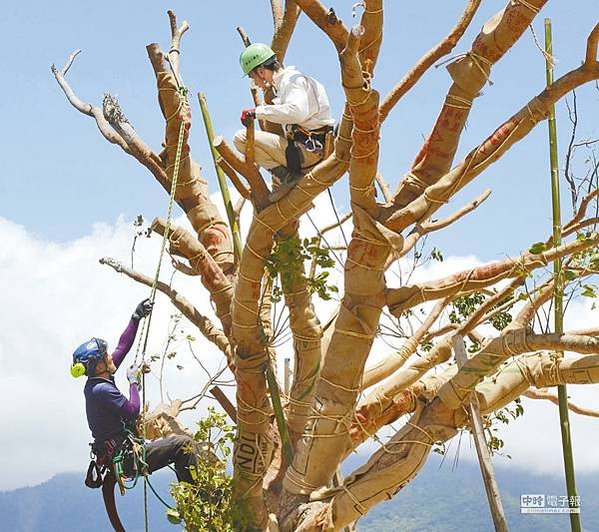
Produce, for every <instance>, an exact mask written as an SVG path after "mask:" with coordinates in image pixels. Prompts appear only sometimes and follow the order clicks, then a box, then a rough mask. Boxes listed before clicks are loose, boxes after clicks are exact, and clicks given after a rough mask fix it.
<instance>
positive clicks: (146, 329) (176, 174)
mask: <svg viewBox="0 0 599 532" xmlns="http://www.w3.org/2000/svg"><path fill="white" fill-rule="evenodd" d="M181 99H182V100H183V99H184V98H183V96H181ZM182 105H183V104H182V103H181V104H180V106H179V109H180V108H181V106H182ZM171 118H172V117H171ZM184 135H185V122H184V121H183V120H182V121H181V125H180V126H179V139H178V142H177V153H176V156H175V164H174V169H173V178H172V182H171V193H170V198H169V203H168V211H167V218H166V227H165V229H164V235H163V237H162V246H161V248H160V257H159V259H158V266H157V267H156V275H155V276H154V282H153V283H152V290H151V293H150V301H152V303H153V302H154V300H155V299H156V289H157V287H158V280H159V278H160V268H161V266H162V258H163V257H164V251H165V249H166V241H167V239H168V235H169V232H170V227H171V220H172V215H173V205H174V203H175V191H176V189H177V178H178V177H179V166H180V164H181V153H182V151H183V138H184ZM151 321H152V314H150V316H149V317H148V318H147V320H144V322H143V324H142V328H141V334H140V336H139V342H138V343H137V349H136V352H135V362H137V360H138V357H139V352H140V347H141V345H142V338H143V348H142V350H141V362H142V365H143V364H144V363H145V354H146V347H147V345H148V335H149V333H150V324H151ZM146 325H147V326H146ZM141 382H142V405H143V407H145V404H146V374H145V371H142V374H141ZM140 417H141V427H142V436H143V438H144V440H145V439H146V424H145V420H144V410H143V408H142V411H141V416H140ZM144 522H145V529H146V532H147V531H148V530H149V526H148V495H147V477H146V476H144Z"/></svg>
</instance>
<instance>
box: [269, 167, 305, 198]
mask: <svg viewBox="0 0 599 532" xmlns="http://www.w3.org/2000/svg"><path fill="white" fill-rule="evenodd" d="M269 172H270V173H271V174H272V176H273V179H272V189H273V191H272V193H271V194H270V196H269V197H268V199H269V200H270V201H271V202H275V201H278V200H280V199H281V198H282V197H284V196H286V195H287V194H288V193H289V192H290V191H291V189H292V188H293V187H294V186H295V185H297V183H298V181H300V179H301V178H302V177H304V174H302V173H295V172H290V171H289V170H287V168H285V167H284V166H277V167H275V168H272V169H270V170H269Z"/></svg>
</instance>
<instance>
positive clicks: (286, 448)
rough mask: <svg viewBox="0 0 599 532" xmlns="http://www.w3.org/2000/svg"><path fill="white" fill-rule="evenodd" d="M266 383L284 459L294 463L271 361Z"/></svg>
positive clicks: (267, 370)
mask: <svg viewBox="0 0 599 532" xmlns="http://www.w3.org/2000/svg"><path fill="white" fill-rule="evenodd" d="M266 383H267V384H268V391H269V392H270V399H271V401H272V409H273V411H274V413H275V420H276V422H277V428H278V429H279V435H280V436H281V445H282V446H283V457H284V458H285V461H286V462H287V464H290V463H291V462H293V446H292V445H291V440H290V439H289V431H288V430H287V424H286V423H285V414H284V413H283V405H282V403H281V394H280V393H279V383H278V382H277V378H276V377H275V374H274V372H273V370H272V365H271V363H270V361H269V362H268V365H267V366H266Z"/></svg>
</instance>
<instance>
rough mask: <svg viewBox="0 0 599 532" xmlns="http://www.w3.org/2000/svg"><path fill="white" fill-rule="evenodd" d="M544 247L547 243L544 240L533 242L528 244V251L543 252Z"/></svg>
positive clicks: (545, 247) (536, 253)
mask: <svg viewBox="0 0 599 532" xmlns="http://www.w3.org/2000/svg"><path fill="white" fill-rule="evenodd" d="M546 249H547V245H546V244H545V242H535V243H534V244H533V245H532V246H530V248H529V249H528V251H529V253H532V254H533V255H538V254H539V253H543V251H545V250H546Z"/></svg>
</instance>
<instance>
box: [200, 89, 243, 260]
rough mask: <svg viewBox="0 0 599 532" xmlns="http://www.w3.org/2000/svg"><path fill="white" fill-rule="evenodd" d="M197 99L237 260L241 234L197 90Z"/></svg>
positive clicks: (203, 101)
mask: <svg viewBox="0 0 599 532" xmlns="http://www.w3.org/2000/svg"><path fill="white" fill-rule="evenodd" d="M198 99H199V101H200V108H201V110H202V117H203V118H204V126H205V128H206V136H207V137H208V143H209V144H210V153H211V154H212V160H213V161H214V169H215V170H216V177H217V178H218V185H219V187H220V192H221V194H222V196H223V202H224V204H225V209H226V211H227V218H228V219H229V227H230V228H231V233H232V235H233V250H234V251H235V261H236V262H239V260H240V259H241V236H240V234H239V226H238V224H237V218H236V217H235V210H234V209H233V203H232V202H231V196H230V195H229V188H228V187H227V181H226V179H225V174H224V172H223V170H222V168H221V167H220V166H219V165H218V163H217V160H218V159H219V158H220V155H219V154H218V152H217V151H216V148H215V147H214V144H213V142H212V141H213V140H214V130H213V129H212V119H211V118H210V113H209V112H208V102H207V101H206V96H205V95H204V93H203V92H198Z"/></svg>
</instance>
